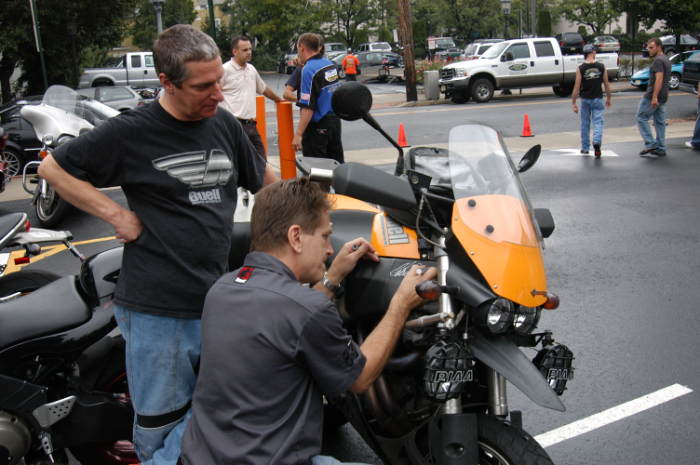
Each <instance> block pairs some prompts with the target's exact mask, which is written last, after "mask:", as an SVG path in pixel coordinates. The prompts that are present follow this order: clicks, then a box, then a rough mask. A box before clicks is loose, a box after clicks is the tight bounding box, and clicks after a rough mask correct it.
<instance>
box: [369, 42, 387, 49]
mask: <svg viewBox="0 0 700 465" xmlns="http://www.w3.org/2000/svg"><path fill="white" fill-rule="evenodd" d="M372 50H391V45H389V44H387V43H386V42H378V43H376V44H372Z"/></svg>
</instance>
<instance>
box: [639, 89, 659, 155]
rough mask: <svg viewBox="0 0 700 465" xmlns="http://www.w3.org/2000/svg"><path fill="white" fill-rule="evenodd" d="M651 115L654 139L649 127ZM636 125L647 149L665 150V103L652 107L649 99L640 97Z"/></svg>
mask: <svg viewBox="0 0 700 465" xmlns="http://www.w3.org/2000/svg"><path fill="white" fill-rule="evenodd" d="M652 117H653V118H654V129H655V130H656V139H654V137H653V136H652V135H651V128H650V127H649V118H652ZM637 127H638V128H639V133H640V134H641V135H642V139H644V146H645V147H646V148H647V149H659V150H663V151H664V152H665V151H666V103H659V105H658V106H657V107H656V108H653V107H652V106H651V99H648V98H646V97H642V100H640V101H639V109H638V110H637Z"/></svg>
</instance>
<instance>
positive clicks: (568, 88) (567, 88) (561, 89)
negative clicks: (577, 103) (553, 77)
mask: <svg viewBox="0 0 700 465" xmlns="http://www.w3.org/2000/svg"><path fill="white" fill-rule="evenodd" d="M552 90H553V91H554V95H556V96H557V97H568V96H569V95H571V92H573V91H574V88H573V86H572V85H571V84H557V85H554V86H552Z"/></svg>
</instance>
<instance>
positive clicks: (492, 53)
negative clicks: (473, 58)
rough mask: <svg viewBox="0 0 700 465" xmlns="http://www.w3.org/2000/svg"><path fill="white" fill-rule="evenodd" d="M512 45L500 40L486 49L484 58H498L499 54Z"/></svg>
mask: <svg viewBox="0 0 700 465" xmlns="http://www.w3.org/2000/svg"><path fill="white" fill-rule="evenodd" d="M508 45H510V44H509V43H508V42H500V43H498V44H496V45H494V46H493V47H491V48H489V49H488V50H486V53H484V54H483V55H481V56H482V57H483V58H496V57H497V56H498V55H500V54H501V52H503V50H505V48H506V47H507V46H508Z"/></svg>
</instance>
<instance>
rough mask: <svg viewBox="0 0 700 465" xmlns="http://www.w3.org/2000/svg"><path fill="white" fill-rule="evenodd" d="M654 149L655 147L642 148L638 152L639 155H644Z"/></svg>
mask: <svg viewBox="0 0 700 465" xmlns="http://www.w3.org/2000/svg"><path fill="white" fill-rule="evenodd" d="M654 150H656V149H644V150H642V151H641V152H639V154H640V155H646V154H648V153H651V152H653V151H654Z"/></svg>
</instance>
